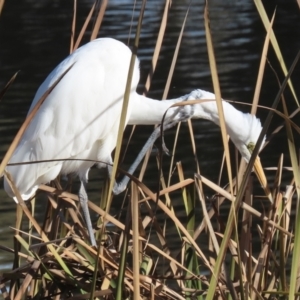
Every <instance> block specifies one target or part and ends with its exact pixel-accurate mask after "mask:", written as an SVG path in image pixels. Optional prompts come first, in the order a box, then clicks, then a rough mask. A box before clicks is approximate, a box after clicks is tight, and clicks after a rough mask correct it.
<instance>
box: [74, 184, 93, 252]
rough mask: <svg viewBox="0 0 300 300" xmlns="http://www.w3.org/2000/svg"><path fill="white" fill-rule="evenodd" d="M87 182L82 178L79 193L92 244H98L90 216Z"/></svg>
mask: <svg viewBox="0 0 300 300" xmlns="http://www.w3.org/2000/svg"><path fill="white" fill-rule="evenodd" d="M85 187H86V182H85V181H83V180H80V189H79V193H78V197H79V201H80V205H81V208H82V211H83V217H84V220H85V223H86V227H87V230H88V233H89V236H90V240H91V244H92V246H95V247H96V246H97V244H96V240H95V236H94V231H93V228H92V222H91V217H90V212H89V208H88V196H87V193H86V188H85Z"/></svg>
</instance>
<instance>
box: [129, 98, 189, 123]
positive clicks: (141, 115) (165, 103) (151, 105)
mask: <svg viewBox="0 0 300 300" xmlns="http://www.w3.org/2000/svg"><path fill="white" fill-rule="evenodd" d="M182 101H183V99H182V98H177V99H171V100H162V101H160V100H155V99H151V98H148V97H145V96H142V95H138V94H137V93H135V94H133V95H132V97H131V99H130V106H131V113H130V116H129V121H128V124H130V125H154V124H160V123H161V121H162V118H163V116H164V114H165V112H167V114H166V117H167V118H168V117H171V116H172V115H173V113H174V112H175V110H176V109H178V107H177V108H176V107H174V108H170V107H171V106H172V105H173V104H175V103H178V102H182ZM176 118H178V116H176V115H175V119H174V120H176Z"/></svg>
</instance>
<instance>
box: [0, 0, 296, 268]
mask: <svg viewBox="0 0 300 300" xmlns="http://www.w3.org/2000/svg"><path fill="white" fill-rule="evenodd" d="M79 2H80V3H79V8H78V12H79V17H78V23H79V24H82V23H83V21H84V18H85V16H86V15H87V13H88V11H89V8H90V6H91V3H92V1H79ZM132 2H133V1H123V0H122V1H120V0H119V1H116V0H115V1H109V4H108V8H107V12H106V15H105V19H104V23H103V25H102V28H101V32H100V35H99V36H110V37H114V38H116V39H119V40H122V41H123V42H125V43H127V40H128V32H129V30H130V26H131V18H132V17H131V16H132ZM265 2H266V1H265ZM275 2H276V3H275ZM275 2H272V5H270V4H269V3H266V5H267V7H266V8H267V11H268V13H269V14H270V15H271V14H272V12H273V9H274V8H275V5H277V17H276V20H275V25H274V28H275V32H276V35H277V37H278V42H279V44H280V45H281V50H282V52H283V55H284V58H285V60H286V64H287V66H288V67H289V66H290V64H291V62H292V60H293V59H294V57H295V55H296V53H297V51H298V50H299V48H300V26H299V25H300V22H299V10H298V8H297V6H296V2H295V1H275ZM188 3H189V1H173V4H172V7H171V10H170V15H169V18H168V26H167V30H166V34H165V37H164V42H163V48H162V52H161V56H160V59H159V61H158V65H157V70H156V72H155V74H154V77H153V84H152V86H151V89H150V92H149V94H148V95H149V96H150V97H153V98H160V97H161V95H162V91H163V89H164V85H165V82H166V78H167V75H168V70H169V67H170V64H171V60H172V55H173V52H174V49H175V45H176V42H177V38H178V34H179V31H180V29H181V26H182V22H183V19H184V16H185V13H186V9H187V7H188ZM209 3H210V18H211V28H212V34H213V41H214V46H215V55H216V58H217V64H218V71H219V77H220V83H221V88H222V93H223V97H224V98H225V99H231V100H237V101H242V102H245V103H250V102H251V100H252V97H253V94H254V87H255V82H256V77H257V72H258V66H259V61H260V55H261V50H262V46H263V42H264V37H265V30H264V28H263V25H262V23H261V21H260V18H259V16H258V14H257V11H256V8H255V6H254V3H253V1H251V0H247V1H234V0H232V1H220V0H213V1H209ZM72 6H73V2H72V1H38V2H37V1H33V0H23V1H19V0H10V1H6V2H5V5H4V10H3V12H2V15H1V17H0V45H1V47H0V70H1V73H0V87H3V85H4V84H5V83H6V82H7V81H8V79H9V78H10V77H11V76H12V75H13V74H14V73H15V72H16V71H18V70H20V73H19V75H18V77H17V79H16V81H15V83H14V84H13V86H12V87H11V89H10V90H9V92H8V93H7V94H6V96H5V98H4V99H3V101H2V102H1V103H0V138H1V142H0V154H1V157H3V154H4V153H5V151H6V150H7V148H8V145H9V143H10V142H11V141H12V139H13V136H14V135H15V133H16V131H17V130H18V128H19V126H20V124H21V123H22V121H23V120H24V117H25V115H26V112H27V110H28V108H29V105H30V103H31V100H32V99H33V96H34V93H35V91H36V89H37V87H38V86H39V84H41V82H42V81H43V79H44V78H45V77H46V76H47V74H48V73H49V72H50V71H51V70H52V69H53V68H54V67H55V66H56V65H57V64H58V63H59V62H60V61H61V60H62V59H63V58H65V57H66V56H67V55H68V52H69V43H70V28H71V22H72V11H73V8H72ZM163 9H164V3H163V1H148V3H147V9H146V13H145V17H144V21H143V30H142V35H141V40H140V48H139V51H138V55H139V58H140V60H141V87H140V91H142V90H143V83H144V82H145V80H146V76H147V73H148V70H149V69H150V61H151V56H152V53H153V50H154V45H155V42H156V37H157V32H158V28H159V26H160V20H161V15H162V12H163ZM137 14H138V10H137V12H136V13H135V17H137ZM135 20H136V18H135ZM80 26H81V25H80ZM80 26H79V27H80ZM79 27H78V28H79ZM133 28H134V26H133ZM132 32H134V29H133V30H132ZM132 36H133V35H132ZM132 36H131V37H132ZM85 41H87V39H85ZM268 58H269V60H270V62H271V64H272V65H273V66H274V68H275V69H276V71H277V72H278V74H279V76H280V78H282V77H283V76H282V73H281V71H280V68H279V66H278V63H277V61H276V58H275V56H274V53H273V52H272V51H270V54H269V57H268ZM299 69H300V68H299V67H298V68H297V70H295V73H294V75H293V78H292V79H293V81H294V82H297V81H299V78H300V70H299ZM116 84H117V83H116ZM295 87H296V93H297V92H298V96H299V95H300V93H299V86H297V85H296V86H295ZM195 88H201V89H207V90H212V83H211V77H210V69H209V64H208V57H207V49H206V44H205V32H204V20H203V3H202V5H199V4H196V3H194V4H192V6H191V9H190V12H189V16H188V20H187V24H186V30H185V33H184V37H183V41H182V45H181V50H180V54H179V58H178V62H177V65H176V69H175V74H174V77H173V80H172V85H171V90H170V93H169V97H170V98H171V97H178V96H180V95H183V94H185V93H188V92H190V91H191V90H193V89H195ZM277 91H278V86H277V83H276V79H275V77H274V75H273V73H272V71H271V69H270V68H268V67H267V69H266V75H265V79H264V82H263V89H262V95H261V104H263V105H270V104H271V103H272V101H273V99H274V97H275V95H276V93H277ZM286 95H287V99H288V103H289V107H290V109H293V108H295V105H294V102H293V100H292V98H291V95H290V93H289V92H287V93H286ZM239 108H240V109H242V110H243V111H249V108H248V107H247V106H239ZM266 114H267V112H266V111H264V110H259V111H258V116H259V117H260V118H261V119H262V120H263V119H264V118H265V116H266ZM278 122H280V120H279V119H278V118H275V119H274V122H273V123H272V128H275V125H276V124H278ZM183 127H185V130H187V129H186V126H183ZM194 131H195V136H196V139H197V141H196V142H197V151H198V156H199V157H198V158H199V161H200V165H201V168H202V172H203V173H204V174H205V176H207V177H209V178H211V179H212V180H215V179H216V177H217V172H216V171H215V170H219V165H220V160H221V153H222V142H221V137H220V134H219V129H218V128H217V127H216V126H215V125H212V124H211V123H208V122H206V121H197V122H194ZM150 132H151V127H140V128H138V129H137V131H136V134H135V136H134V138H133V140H132V143H131V146H130V148H129V151H128V152H127V156H126V159H125V162H124V164H123V165H122V167H123V168H124V169H126V167H127V166H128V165H129V164H130V162H132V161H133V158H134V157H135V155H136V154H137V152H138V150H137V149H141V147H142V145H143V143H144V141H145V140H146V138H147V137H148V135H149V134H150ZM183 132H184V131H183ZM186 132H187V131H186ZM172 138H173V133H172V132H169V133H167V143H168V142H169V144H168V145H170V147H171V145H172ZM188 138H189V136H188V135H185V134H182V135H181V136H180V141H179V142H180V143H182V144H187V145H189V142H188V140H187V139H188ZM181 150H182V152H180V151H179V152H177V153H176V160H182V161H183V164H184V168H185V169H186V170H189V174H188V175H190V176H192V175H193V172H194V171H195V170H194V169H193V167H194V161H193V158H192V151H191V148H190V149H183V147H181ZM188 151H190V152H188ZM286 151H287V145H286V142H284V143H282V142H280V136H278V137H277V138H276V139H275V140H274V141H272V143H270V145H269V146H268V147H267V148H266V149H265V151H264V153H262V157H263V162H264V164H265V165H266V166H270V165H275V164H276V159H277V157H278V154H279V153H281V152H286ZM189 153H190V154H189ZM189 156H190V157H191V158H189ZM164 161H165V164H166V165H168V162H169V161H170V159H169V158H168V157H166V158H165V159H164ZM151 163H152V165H150V167H149V172H147V175H146V178H145V182H146V183H147V184H149V185H150V186H151V185H152V186H153V185H155V183H153V178H156V175H157V168H156V162H155V157H152V158H151ZM166 170H167V168H166ZM97 174H98V175H97ZM100 179H101V175H99V172H98V171H97V170H92V173H91V175H90V183H89V195H90V198H91V199H93V194H95V195H96V194H98V193H99V191H98V189H99V188H98V185H99V180H100ZM0 198H1V203H0V213H1V218H0V230H1V235H0V243H1V244H2V245H7V246H10V247H11V246H12V238H11V235H12V234H13V230H12V229H10V228H9V226H14V222H15V220H14V218H15V204H14V203H13V201H12V200H11V199H9V198H8V197H7V196H6V194H5V192H4V191H3V188H2V182H1V188H0ZM175 205H176V204H175ZM177 205H178V206H181V204H180V203H178V204H177ZM42 207H43V205H42V204H40V205H39V206H38V211H40V212H41V211H42ZM115 209H116V211H117V207H116V208H115ZM8 260H9V258H8V256H7V254H6V253H3V252H1V253H0V266H1V267H0V270H1V269H4V268H6V267H8V266H7V265H6V264H5V262H6V261H8Z"/></svg>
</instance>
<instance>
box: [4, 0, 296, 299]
mask: <svg viewBox="0 0 300 300" xmlns="http://www.w3.org/2000/svg"><path fill="white" fill-rule="evenodd" d="M0 3H1V2H0ZM106 3H107V2H106V1H103V2H102V5H101V6H99V3H98V1H96V2H95V3H94V4H93V5H92V7H91V11H90V13H89V15H88V16H87V18H86V22H85V23H84V25H83V28H82V30H81V31H80V34H79V36H78V37H77V38H76V37H75V32H76V28H75V26H76V4H77V2H76V1H74V18H73V23H72V33H73V34H72V37H71V45H70V51H71V52H72V51H73V50H74V49H76V48H77V47H78V46H79V45H80V41H81V39H82V37H83V36H84V34H87V33H86V28H87V26H88V24H89V22H92V21H93V24H94V29H93V30H92V34H91V39H93V38H95V37H96V36H97V33H98V31H99V28H100V25H101V23H102V19H103V17H105V8H106ZM255 3H256V5H257V8H258V12H259V15H260V16H261V18H262V20H263V22H264V25H265V27H266V38H265V44H264V48H263V49H262V56H261V64H260V67H259V70H258V79H257V84H256V89H255V93H254V99H253V105H252V113H255V112H256V109H257V107H258V103H259V95H260V89H261V87H262V84H261V83H262V80H263V74H264V68H265V64H266V54H267V51H268V47H270V44H271V45H272V46H273V47H274V48H275V49H276V55H277V57H278V60H279V61H280V62H281V66H282V69H283V71H284V72H285V75H286V78H285V80H284V82H283V83H282V84H280V83H279V91H278V95H277V97H276V99H274V103H273V106H272V107H271V108H270V109H269V111H270V113H269V115H268V117H267V120H266V122H265V124H264V129H263V132H262V134H261V137H260V139H259V142H258V145H256V148H255V149H254V151H253V153H254V154H253V155H254V156H253V158H252V159H251V160H250V162H249V165H248V166H246V165H245V163H244V162H241V163H240V164H239V168H238V169H239V170H238V172H236V173H237V176H236V177H235V176H234V172H233V166H232V163H231V161H230V154H229V150H228V142H227V134H226V128H225V125H224V121H221V122H220V123H221V126H220V127H221V131H222V136H223V144H224V153H225V154H224V155H225V159H226V163H225V164H223V165H222V168H221V170H220V173H222V172H224V169H223V166H226V168H225V167H224V168H225V170H226V171H227V172H228V175H227V177H228V178H229V184H228V185H226V186H225V187H224V186H221V185H220V183H216V182H212V181H211V180H209V179H208V178H206V177H205V176H203V175H202V174H201V173H200V167H199V165H198V161H197V155H196V150H195V142H194V135H193V130H192V128H193V127H192V123H191V122H189V129H190V136H191V144H192V147H193V152H194V155H195V161H196V164H197V165H196V169H197V173H196V174H195V175H194V177H192V178H186V176H185V172H184V166H183V165H182V164H181V162H177V163H176V164H175V166H176V168H175V170H174V168H173V167H171V168H170V170H169V174H167V176H164V175H163V172H160V177H159V178H158V179H157V180H158V181H159V182H160V187H161V188H160V190H159V192H156V191H152V190H151V189H149V188H148V187H147V186H146V185H145V184H144V183H143V182H142V178H143V176H144V174H145V172H147V165H148V160H147V156H146V158H145V160H144V163H143V167H142V169H141V173H140V174H139V176H138V178H136V177H133V176H132V177H131V179H132V182H131V185H130V186H129V187H128V190H127V193H128V196H127V197H126V201H127V204H126V205H125V207H124V211H126V215H125V216H124V214H123V217H122V218H119V217H116V216H114V215H113V214H112V212H111V209H110V201H112V197H111V189H112V182H104V183H103V192H102V195H101V199H100V201H99V206H98V205H95V204H94V203H93V202H89V208H90V210H91V211H93V212H95V213H96V214H97V215H99V219H98V222H97V226H96V228H95V236H96V237H97V240H98V248H97V249H94V248H92V247H91V246H90V245H89V243H88V237H87V234H86V230H85V228H84V226H83V223H84V222H82V218H81V216H80V213H79V212H78V197H77V196H76V195H74V194H72V193H70V192H67V191H62V190H61V187H60V184H59V181H58V180H57V181H56V182H55V183H54V184H53V185H52V186H45V185H43V186H41V187H40V190H42V191H44V192H45V193H46V195H47V198H48V202H47V208H46V209H45V214H44V221H43V224H42V225H40V224H38V222H37V221H36V219H35V218H34V216H33V214H32V212H30V211H29V209H28V208H27V206H26V205H25V203H24V202H23V201H22V199H21V197H20V196H18V197H19V203H20V205H18V206H17V211H16V214H17V222H16V228H15V236H14V241H15V246H14V249H7V248H4V247H2V246H0V248H2V249H4V250H6V251H10V252H13V253H14V255H15V260H14V266H13V269H12V270H11V271H9V272H5V273H3V274H2V275H1V277H0V287H1V291H2V294H3V296H4V298H5V299H25V298H35V299H44V298H51V299H61V298H72V299H94V298H98V299H141V298H142V299H201V300H202V299H275V298H276V299H278V298H280V299H287V298H289V299H295V297H298V296H299V295H300V292H299V288H300V284H299V279H298V278H300V277H299V261H300V259H299V255H300V234H299V232H298V231H299V226H300V224H298V223H299V222H300V217H299V213H298V211H296V213H297V214H296V221H295V222H294V221H293V220H292V219H291V214H292V210H293V209H294V205H293V202H292V201H294V200H295V199H296V200H297V201H298V200H299V186H300V182H299V180H300V179H299V167H298V165H299V162H298V157H297V150H296V147H295V143H294V139H295V137H294V135H293V131H292V128H293V129H295V130H296V132H297V133H299V132H300V129H299V127H298V126H297V125H296V124H294V123H293V122H292V121H291V117H292V116H291V115H290V114H289V112H288V111H287V108H286V105H285V99H284V97H283V91H284V89H285V87H286V85H288V86H289V88H290V89H291V90H292V92H293V95H294V97H295V101H297V97H296V94H295V92H294V89H293V85H292V81H291V79H290V75H291V74H292V72H293V69H294V68H295V65H296V64H297V62H298V59H299V55H298V56H297V57H296V58H295V60H294V63H293V65H292V66H291V67H290V69H289V70H288V69H287V68H286V67H285V64H284V62H283V57H282V55H281V54H280V50H279V46H278V43H277V42H276V35H275V33H274V32H273V29H272V24H273V20H274V16H273V18H272V20H271V21H269V20H268V19H267V17H266V14H265V12H264V8H263V6H262V3H261V2H260V0H255ZM169 7H170V2H169V1H166V4H165V9H164V13H163V16H162V22H161V27H160V31H159V35H158V39H157V44H156V48H155V49H156V50H155V54H154V56H153V60H152V66H153V69H152V70H151V72H150V74H149V76H148V79H147V85H146V88H145V90H146V91H148V90H149V87H150V85H151V80H152V76H151V74H152V73H153V71H154V69H155V66H156V62H157V59H158V57H159V52H160V49H161V44H162V41H163V36H164V31H165V28H166V22H167V16H168V12H169ZM142 9H143V8H142ZM204 14H205V25H206V38H207V48H208V53H209V59H210V66H211V74H212V78H213V82H214V91H215V94H216V98H217V101H218V103H219V104H221V102H220V100H221V89H220V87H219V84H218V70H217V67H216V63H215V55H214V43H213V36H212V35H211V32H210V28H209V12H208V8H207V7H206V8H205V12H204ZM142 16H143V11H141V13H140V21H139V23H138V24H139V25H138V26H139V27H138V29H137V30H136V31H137V34H136V39H135V45H136V47H137V46H138V41H139V33H138V31H139V28H140V26H141V24H142ZM186 18H188V12H187V15H186ZM184 25H185V23H183V25H182V31H181V33H180V35H179V37H178V43H177V48H176V50H175V52H174V58H173V63H172V67H171V69H170V72H169V78H168V80H167V84H166V90H165V93H164V95H165V96H166V95H167V92H168V89H169V83H170V80H171V78H172V74H173V72H174V66H175V65H176V58H177V55H178V49H179V47H180V42H181V37H182V34H183V30H184ZM134 55H135V53H134V54H133V59H134ZM130 80H131V79H130V75H129V82H130ZM9 85H10V83H8V85H7V87H6V88H5V89H4V90H3V91H2V92H0V96H1V97H2V96H3V95H4V93H5V91H6V89H7V88H8V87H9ZM53 88H54V87H53ZM49 92H50V91H47V93H46V94H45V95H44V96H43V97H42V98H41V100H40V104H41V103H42V102H43V100H44V99H45V98H46V97H47V94H48V93H49ZM165 96H164V98H165ZM127 98H128V97H127ZM280 101H281V103H282V105H283V112H279V111H278V108H277V107H278V103H279V102H280ZM125 105H126V101H125ZM219 108H220V119H222V117H221V116H222V106H221V105H219ZM37 109H38V106H37V107H36V110H37ZM36 110H33V112H32V114H31V115H29V116H28V118H27V120H26V121H25V123H24V124H23V126H22V128H21V129H20V133H19V134H18V135H17V137H16V139H15V140H14V142H13V143H12V145H11V147H10V148H9V150H8V152H7V154H6V156H5V157H4V159H3V160H2V164H1V166H0V171H1V174H2V173H3V172H5V171H4V169H5V166H6V164H7V162H8V161H9V158H10V155H11V153H12V152H13V150H14V147H15V146H16V145H17V143H18V141H19V139H20V137H21V135H22V132H24V130H25V128H26V126H27V124H28V123H29V122H30V118H32V117H33V115H34V113H35V111H36ZM274 113H277V114H279V115H280V116H282V118H283V119H284V122H285V128H286V137H287V140H288V144H289V156H290V158H291V162H292V163H291V167H289V168H288V169H289V171H292V172H293V174H294V175H293V176H294V177H293V179H292V180H291V182H290V183H289V184H288V185H286V186H284V185H283V183H282V176H283V172H284V171H285V169H286V167H284V166H283V157H282V156H279V157H278V165H277V167H276V168H273V169H272V170H273V171H274V170H275V171H276V175H275V178H274V181H273V182H268V181H266V180H265V181H261V182H260V183H261V185H262V187H263V188H262V189H260V188H259V189H257V188H255V186H254V182H255V176H254V175H253V173H252V167H253V166H254V163H255V159H257V158H255V156H256V155H257V153H258V149H259V146H260V145H259V143H260V142H261V141H262V139H263V136H264V135H265V133H266V131H267V129H268V126H269V124H270V122H271V119H272V115H273V114H274ZM122 118H123V121H124V120H125V118H126V107H125V109H124V115H123V116H122ZM121 124H122V122H121ZM123 127H124V123H123V126H122V125H121V127H120V133H119V138H118V145H117V149H120V147H121V143H122V132H123ZM179 134H180V125H179V126H178V130H177V135H179ZM274 134H276V133H274ZM178 147H179V146H178V145H177V143H176V141H175V143H174V148H173V152H175V151H176V149H177V148H178ZM118 155H119V151H118V150H117V151H116V156H115V159H114V161H115V162H116V163H115V166H114V174H115V172H116V171H117V161H118ZM157 162H158V168H159V169H161V168H162V166H161V160H160V159H159V158H158V160H157ZM263 163H264V162H263V161H262V164H263ZM172 166H173V163H172ZM6 176H8V178H9V174H6ZM171 176H172V177H173V178H174V177H175V176H177V177H178V178H177V182H176V183H174V184H171V183H170V178H171ZM11 185H12V187H13V189H14V190H15V192H16V195H18V191H17V189H16V188H15V187H14V184H13V182H12V181H11ZM207 191H209V194H214V197H213V198H212V199H210V201H209V202H208V201H207V200H206V199H207V198H208V192H207ZM178 197H180V199H182V203H183V210H182V211H180V212H179V211H176V209H175V208H174V207H173V205H172V203H173V202H174V201H175V199H178ZM173 199H174V200H173ZM269 200H272V202H273V203H271V201H269ZM255 203H259V205H257V204H256V205H255ZM255 207H259V208H258V209H257V208H255ZM298 207H299V205H298V202H297V209H298ZM182 213H184V217H183V216H182ZM179 214H181V215H180V218H179V217H178V215H179ZM182 220H183V221H182ZM26 224H27V225H28V224H29V226H28V227H29V229H28V230H22V228H25V227H26V226H25V225H26ZM31 227H34V230H32V229H31ZM170 228H173V229H174V230H172V232H173V234H172V236H170V234H169V232H170V230H169V229H170ZM174 232H175V233H174ZM257 249H258V251H257Z"/></svg>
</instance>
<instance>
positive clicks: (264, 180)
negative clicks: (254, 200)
mask: <svg viewBox="0 0 300 300" xmlns="http://www.w3.org/2000/svg"><path fill="white" fill-rule="evenodd" d="M254 172H255V174H256V176H257V178H258V180H259V182H260V184H261V186H262V188H263V189H264V191H265V194H266V196H267V197H268V199H269V200H270V202H271V203H274V201H273V198H272V194H271V191H270V189H269V186H268V182H267V178H266V175H265V172H264V170H263V167H262V165H261V162H260V158H259V156H257V157H256V159H255V162H254Z"/></svg>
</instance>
